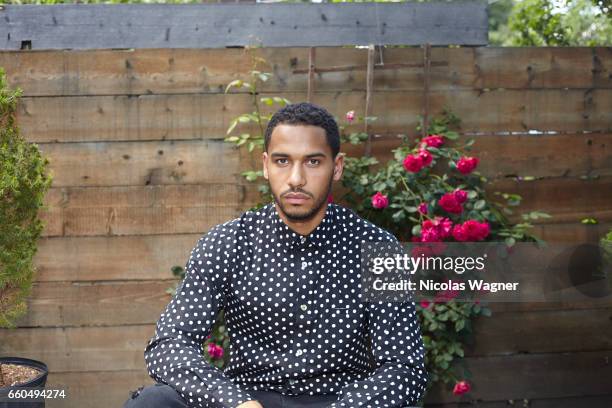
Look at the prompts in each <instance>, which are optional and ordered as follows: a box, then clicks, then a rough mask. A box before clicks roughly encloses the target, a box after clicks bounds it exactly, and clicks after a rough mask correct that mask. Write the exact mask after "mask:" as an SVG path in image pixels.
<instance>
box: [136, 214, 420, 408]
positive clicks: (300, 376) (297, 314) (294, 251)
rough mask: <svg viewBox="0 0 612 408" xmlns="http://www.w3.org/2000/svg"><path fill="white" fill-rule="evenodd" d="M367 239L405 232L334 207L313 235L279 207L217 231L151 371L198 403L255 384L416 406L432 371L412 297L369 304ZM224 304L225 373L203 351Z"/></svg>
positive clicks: (245, 392)
mask: <svg viewBox="0 0 612 408" xmlns="http://www.w3.org/2000/svg"><path fill="white" fill-rule="evenodd" d="M361 241H383V242H397V239H396V238H395V237H394V236H393V235H391V234H390V233H389V232H387V231H385V230H383V229H381V228H379V227H377V226H375V225H374V224H372V223H370V222H368V221H366V220H364V219H362V218H360V217H359V216H358V215H357V214H355V213H354V212H353V211H352V210H350V209H348V208H344V207H342V206H339V205H336V204H328V205H327V209H326V212H325V217H324V218H323V220H322V222H321V223H320V224H319V225H318V226H317V227H316V228H315V229H314V230H313V231H312V232H311V233H310V234H309V235H307V236H302V235H300V234H298V233H296V232H294V231H293V230H291V229H290V228H289V227H288V226H287V225H286V224H285V223H284V222H283V221H282V219H281V218H280V217H279V215H278V213H277V211H276V208H275V207H274V205H273V204H272V203H270V204H267V205H266V206H264V207H262V208H260V209H259V210H257V211H247V212H245V213H244V214H243V215H242V216H240V217H239V218H236V219H234V220H232V221H228V222H226V223H223V224H219V225H217V226H215V227H214V228H212V229H211V230H210V231H209V232H208V233H206V234H205V235H204V236H203V237H202V238H200V240H199V241H198V242H197V244H196V246H195V248H194V249H193V250H192V252H191V256H190V258H189V260H188V261H187V264H186V275H185V279H184V280H183V282H182V283H181V285H180V286H179V288H178V289H177V292H176V295H175V296H174V297H173V298H172V300H171V301H170V303H169V304H168V306H167V307H166V309H165V311H164V312H163V313H162V315H161V317H160V319H159V321H158V322H157V327H156V330H155V335H154V336H153V338H151V340H150V341H149V342H148V344H147V346H146V348H145V352H144V357H145V361H146V365H147V369H148V373H149V375H150V376H151V377H152V378H153V379H154V380H156V381H157V382H162V383H165V384H168V385H170V386H171V387H173V388H174V389H176V390H177V391H178V392H179V393H180V394H181V395H182V396H183V398H184V399H185V400H186V401H188V403H189V406H190V407H236V406H237V405H239V404H241V403H243V402H245V401H248V400H251V399H254V398H252V397H251V395H250V394H249V391H250V390H274V391H278V392H280V393H283V394H285V395H298V394H310V395H312V394H338V400H337V402H335V403H333V404H332V405H331V407H333V408H335V407H347V408H355V407H406V406H411V405H416V403H417V401H418V400H419V398H420V397H421V396H422V395H423V393H424V391H425V387H426V382H427V372H426V370H425V367H424V353H425V350H424V347H423V343H422V338H421V333H420V327H419V323H418V320H417V316H416V311H415V305H414V302H409V301H406V302H404V303H399V302H398V303H375V302H372V303H366V302H362V301H361V300H360V299H361V290H360V285H361V277H360V245H361ZM221 308H224V309H225V317H226V325H227V329H228V333H229V335H230V339H231V350H230V356H231V358H230V362H229V364H228V366H227V367H226V368H225V370H224V371H221V370H219V369H217V368H215V367H212V366H210V365H209V364H208V363H207V362H206V360H204V358H203V356H202V344H203V342H204V341H205V339H206V337H207V336H208V334H209V333H210V329H211V327H212V325H213V323H214V322H215V318H216V316H217V313H218V311H219V309H221ZM368 338H369V339H371V350H372V351H370V348H369V346H368V344H369V341H368Z"/></svg>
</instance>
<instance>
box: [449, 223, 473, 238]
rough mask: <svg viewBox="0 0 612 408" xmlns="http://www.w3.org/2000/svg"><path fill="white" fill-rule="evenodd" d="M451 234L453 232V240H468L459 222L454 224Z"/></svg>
mask: <svg viewBox="0 0 612 408" xmlns="http://www.w3.org/2000/svg"><path fill="white" fill-rule="evenodd" d="M452 234H453V238H455V240H457V241H459V242H465V241H469V239H468V236H467V234H466V233H465V231H463V227H462V226H461V224H456V225H455V226H454V227H453V232H452Z"/></svg>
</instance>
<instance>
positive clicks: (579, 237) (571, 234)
mask: <svg viewBox="0 0 612 408" xmlns="http://www.w3.org/2000/svg"><path fill="white" fill-rule="evenodd" d="M611 228H612V222H602V223H598V224H593V225H591V224H579V223H570V224H535V225H534V227H533V229H532V233H533V234H535V235H537V236H538V237H540V238H541V239H543V240H545V241H550V242H566V243H597V242H599V240H600V238H601V237H603V236H604V235H605V234H607V233H608V231H610V229H611Z"/></svg>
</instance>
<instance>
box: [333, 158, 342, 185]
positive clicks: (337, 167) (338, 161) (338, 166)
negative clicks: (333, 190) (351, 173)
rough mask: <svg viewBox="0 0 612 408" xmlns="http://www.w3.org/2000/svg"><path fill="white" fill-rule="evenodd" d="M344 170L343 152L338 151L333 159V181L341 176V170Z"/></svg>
mask: <svg viewBox="0 0 612 408" xmlns="http://www.w3.org/2000/svg"><path fill="white" fill-rule="evenodd" d="M343 171H344V154H343V153H338V154H337V155H336V158H335V159H334V181H338V180H340V179H341V178H342V172H343Z"/></svg>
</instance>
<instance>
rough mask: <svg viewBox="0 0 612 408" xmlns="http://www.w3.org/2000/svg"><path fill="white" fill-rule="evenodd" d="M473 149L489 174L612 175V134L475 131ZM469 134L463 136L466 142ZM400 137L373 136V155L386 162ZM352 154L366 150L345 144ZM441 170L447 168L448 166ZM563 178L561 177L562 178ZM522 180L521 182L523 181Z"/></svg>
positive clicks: (480, 167)
mask: <svg viewBox="0 0 612 408" xmlns="http://www.w3.org/2000/svg"><path fill="white" fill-rule="evenodd" d="M469 138H473V139H474V140H475V142H474V145H473V146H472V150H471V151H470V152H466V154H468V155H471V156H476V157H478V158H479V159H480V162H479V164H478V171H479V172H480V173H482V174H483V175H485V176H486V177H488V178H491V179H493V178H506V177H518V176H521V177H525V176H534V177H570V176H573V177H580V176H585V175H586V176H592V177H595V176H610V175H612V134H610V133H591V134H552V135H495V136H493V135H475V136H470V137H469ZM467 139H468V137H463V138H462V139H461V140H462V141H463V142H465V141H466V140H467ZM401 143H402V141H401V139H400V138H398V137H390V136H387V137H380V138H374V142H373V143H372V155H373V156H375V157H376V158H377V159H379V161H380V162H381V163H383V164H385V163H386V162H387V161H388V160H394V159H393V153H392V150H393V149H395V148H396V147H398V146H400V145H401ZM343 147H345V149H344V150H345V151H346V153H347V155H349V156H357V155H361V154H363V148H364V147H363V146H351V145H345V146H343ZM441 171H448V168H447V167H443V168H441ZM559 182H560V181H559ZM521 184H522V183H521Z"/></svg>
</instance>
